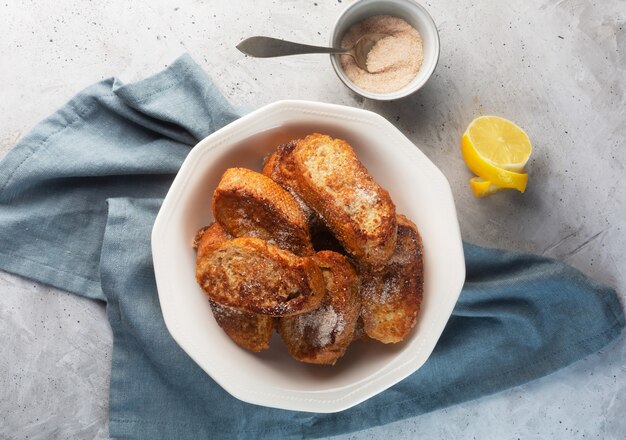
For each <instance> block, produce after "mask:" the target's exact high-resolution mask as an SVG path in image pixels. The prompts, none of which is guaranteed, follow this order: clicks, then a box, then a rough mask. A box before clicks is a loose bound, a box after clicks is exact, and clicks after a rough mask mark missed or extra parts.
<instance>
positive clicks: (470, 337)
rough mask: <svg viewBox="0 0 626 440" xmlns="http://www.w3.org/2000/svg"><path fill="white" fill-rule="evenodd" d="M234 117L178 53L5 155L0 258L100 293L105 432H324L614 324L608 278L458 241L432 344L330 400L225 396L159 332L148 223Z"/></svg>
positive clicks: (423, 408)
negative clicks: (106, 377)
mask: <svg viewBox="0 0 626 440" xmlns="http://www.w3.org/2000/svg"><path fill="white" fill-rule="evenodd" d="M237 117H238V112H237V111H236V110H235V109H233V107H231V105H230V104H229V103H228V102H227V101H226V100H225V99H224V98H223V97H222V95H221V94H220V93H219V91H218V89H217V88H216V87H215V86H214V85H213V83H212V82H211V81H210V80H209V78H208V77H207V76H206V74H205V73H204V72H203V71H202V69H201V68H200V67H199V66H198V65H197V64H196V63H195V62H194V61H193V60H192V59H191V57H189V56H188V55H184V56H182V57H181V58H179V59H178V60H176V61H175V62H174V63H173V64H171V65H170V66H169V67H168V68H167V69H166V70H164V71H163V72H161V73H158V74H157V75H155V76H153V77H150V78H148V79H145V80H143V81H140V82H137V83H134V84H128V85H124V84H122V83H121V82H120V81H119V80H116V79H109V80H105V81H102V82H100V83H98V84H95V85H93V86H91V87H89V88H87V89H86V90H84V91H82V92H81V93H79V94H78V95H77V96H76V97H74V98H73V99H72V100H71V101H69V102H68V103H67V104H66V105H65V106H63V107H62V108H61V109H59V110H58V111H57V112H56V113H54V114H53V115H51V116H50V117H48V118H47V119H46V120H44V121H43V122H41V123H40V124H39V125H37V126H36V127H35V128H34V129H33V130H32V132H30V133H29V134H28V135H27V136H25V137H24V138H23V139H22V140H21V141H20V142H19V143H18V144H17V145H16V146H15V147H14V148H13V149H12V150H11V151H9V153H8V154H7V155H6V156H5V158H4V159H3V160H2V161H1V162H0V269H2V270H5V271H8V272H12V273H15V274H18V275H22V276H24V277H27V278H31V279H34V280H37V281H39V282H42V283H45V284H50V285H53V286H55V287H57V288H59V289H62V290H66V291H69V292H72V293H75V294H77V295H81V296H85V297H88V298H93V299H96V300H102V301H106V306H107V316H108V318H109V321H110V323H111V327H112V329H113V360H112V363H113V364H112V371H111V383H110V396H109V419H110V422H109V430H110V435H111V437H113V438H118V437H119V438H151V439H158V438H177V439H186V438H189V439H195V438H242V439H244V438H250V437H252V436H262V437H261V438H266V437H269V438H302V437H309V438H315V437H325V436H330V435H335V434H340V433H345V432H351V431H356V430H360V429H365V428H368V427H371V426H376V425H380V424H385V423H389V422H392V421H396V420H399V419H403V418H407V417H411V416H416V415H419V414H423V413H426V412H428V411H432V410H434V409H437V408H442V407H445V406H449V405H453V404H456V403H459V402H463V401H466V400H470V399H475V398H478V397H481V396H484V395H487V394H490V393H494V392H497V391H500V390H504V389H506V388H510V387H513V386H516V385H520V384H522V383H525V382H528V381H530V380H532V379H535V378H538V377H541V376H544V375H546V374H549V373H551V372H553V371H555V370H557V369H559V368H562V367H564V366H566V365H568V364H570V363H572V362H574V361H576V360H579V359H581V358H583V357H584V356H586V355H588V354H590V353H593V352H595V351H598V350H599V349H600V348H602V347H603V346H605V345H606V344H608V343H609V342H610V341H611V340H613V339H614V338H616V336H617V335H618V334H619V333H620V332H621V330H622V329H623V328H624V325H625V319H624V313H623V310H622V307H621V305H620V303H619V301H618V299H617V296H616V294H615V291H614V290H613V289H611V288H610V287H608V286H605V285H602V284H599V283H597V282H595V281H593V280H592V279H590V278H588V277H586V276H584V275H583V274H582V273H580V272H579V271H577V270H575V269H573V268H572V267H570V266H567V265H565V264H562V263H559V262H557V261H554V260H552V259H548V258H544V257H539V256H535V255H529V254H524V253H518V252H510V251H504V250H497V249H487V248H483V247H479V246H474V245H471V244H467V243H465V244H464V250H465V257H466V265H467V280H466V283H465V286H464V288H463V291H462V293H461V296H460V298H459V301H458V303H457V305H456V307H455V309H454V313H453V315H452V317H451V318H450V320H449V322H448V325H447V326H446V329H445V331H444V333H443V335H442V337H441V339H440V341H439V343H438V344H437V347H436V348H435V350H434V352H433V354H432V355H431V357H430V358H429V360H428V361H427V362H426V364H425V365H424V366H423V367H422V368H420V369H419V370H418V371H417V372H416V373H414V374H413V375H411V376H409V377H408V378H407V379H405V380H403V381H402V382H400V383H398V384H397V385H395V386H393V387H391V388H390V389H388V390H387V391H385V392H383V393H381V394H379V395H377V396H375V397H373V398H371V399H369V400H367V401H365V402H363V403H361V404H360V405H357V406H356V407H353V408H351V409H348V410H346V411H343V412H340V413H336V414H312V413H302V412H294V411H285V410H277V409H272V408H265V407H260V406H255V405H251V404H247V403H244V402H241V401H239V400H237V399H235V398H234V397H232V396H230V395H229V394H228V393H227V392H226V391H224V390H223V389H222V388H221V387H220V386H219V385H217V384H216V383H215V382H214V381H213V380H212V379H211V378H210V377H209V376H207V375H206V374H205V373H204V372H203V371H202V370H201V369H200V368H199V367H198V366H197V365H196V364H195V363H194V362H193V361H192V360H191V359H190V358H189V357H188V356H187V355H186V354H185V353H184V352H183V351H182V349H180V347H179V346H178V345H177V344H176V343H175V342H174V340H173V339H172V338H171V336H170V334H169V333H168V331H167V329H166V327H165V323H164V322H163V318H162V315H161V310H160V306H159V302H158V297H157V291H156V284H155V280H154V272H153V268H152V257H151V251H150V233H151V229H152V224H153V222H154V218H155V216H156V214H157V212H158V210H159V207H160V205H161V201H162V198H163V197H164V195H165V193H166V192H167V189H168V188H169V185H170V184H171V181H172V179H173V178H174V175H175V174H176V172H177V170H178V168H179V167H180V165H181V163H182V161H183V160H184V158H185V156H186V155H187V153H188V152H189V150H190V148H191V147H192V146H193V145H194V144H195V143H196V142H197V141H198V140H200V139H202V138H203V137H205V136H207V135H208V134H210V133H212V132H213V131H215V130H217V129H219V128H220V127H222V126H224V125H226V124H228V123H229V122H231V121H233V120H234V119H236V118H237Z"/></svg>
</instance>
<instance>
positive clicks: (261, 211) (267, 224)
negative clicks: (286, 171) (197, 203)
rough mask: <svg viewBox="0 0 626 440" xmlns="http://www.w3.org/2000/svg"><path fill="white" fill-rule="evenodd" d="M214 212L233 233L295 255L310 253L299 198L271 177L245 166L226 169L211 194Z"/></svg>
mask: <svg viewBox="0 0 626 440" xmlns="http://www.w3.org/2000/svg"><path fill="white" fill-rule="evenodd" d="M213 216H214V217H215V220H216V221H217V222H218V223H219V224H220V225H222V227H223V228H224V230H226V231H227V232H228V233H229V234H231V235H233V236H234V237H242V236H244V235H247V236H251V237H257V238H260V239H263V240H266V241H268V242H270V243H272V244H275V245H277V246H278V247H280V248H283V249H287V250H289V251H291V252H293V253H295V254H296V255H300V256H305V255H313V253H314V252H313V246H312V245H311V235H310V233H309V229H308V223H307V219H306V217H305V215H304V213H303V212H302V209H301V207H300V205H299V204H298V202H297V201H296V200H295V199H294V198H293V196H291V194H289V193H288V192H287V191H286V190H284V189H283V188H282V187H281V186H280V185H278V184H277V183H276V182H274V181H273V180H272V179H270V178H268V177H267V176H264V175H262V174H260V173H257V172H255V171H252V170H248V169H246V168H229V169H228V170H226V172H225V173H224V175H223V176H222V179H221V180H220V183H219V185H218V186H217V188H216V190H215V192H214V194H213Z"/></svg>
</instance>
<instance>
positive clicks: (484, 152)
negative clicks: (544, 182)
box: [461, 116, 532, 192]
mask: <svg viewBox="0 0 626 440" xmlns="http://www.w3.org/2000/svg"><path fill="white" fill-rule="evenodd" d="M461 151H462V153H463V159H464V160H465V163H466V164H467V166H468V167H469V169H470V170H472V171H473V172H474V173H475V174H476V175H478V177H481V178H482V179H484V180H486V181H489V182H491V184H493V185H495V186H498V187H501V188H514V189H517V190H518V191H521V192H524V191H525V190H526V184H527V183H528V174H526V173H522V172H521V171H523V169H524V166H525V165H526V162H528V158H529V157H530V154H531V153H532V145H531V143H530V139H529V138H528V135H527V134H526V133H525V132H524V130H522V129H521V128H519V127H518V126H517V125H515V124H514V123H513V122H511V121H509V120H507V119H504V118H501V117H498V116H481V117H479V118H476V119H474V120H473V121H472V122H471V123H470V125H469V126H468V127H467V130H465V133H463V137H462V139H461Z"/></svg>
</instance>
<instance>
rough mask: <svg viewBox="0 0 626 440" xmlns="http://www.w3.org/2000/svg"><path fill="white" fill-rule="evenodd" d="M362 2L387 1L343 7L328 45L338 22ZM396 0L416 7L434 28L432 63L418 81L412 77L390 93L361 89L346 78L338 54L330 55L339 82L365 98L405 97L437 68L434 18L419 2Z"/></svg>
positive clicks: (391, 98)
mask: <svg viewBox="0 0 626 440" xmlns="http://www.w3.org/2000/svg"><path fill="white" fill-rule="evenodd" d="M364 2H367V3H387V0H357V1H356V2H354V3H352V4H351V5H350V6H348V7H347V8H346V9H344V10H343V12H342V13H341V14H339V17H337V20H336V21H335V24H334V25H333V30H332V33H331V35H330V47H333V45H334V37H335V33H336V32H337V27H338V26H339V23H340V22H341V21H342V20H343V19H344V18H345V17H346V16H348V14H350V13H352V12H353V11H354V8H355V7H358V6H359V5H360V4H362V3H364ZM396 2H399V3H404V4H406V5H408V6H409V7H412V8H416V9H417V10H419V11H420V12H421V13H422V14H423V16H424V18H425V19H426V22H427V23H428V25H429V26H431V27H432V29H433V30H434V35H435V38H434V40H433V44H434V48H435V59H434V61H433V62H432V64H431V65H430V68H429V69H428V70H427V71H426V72H427V73H426V75H424V76H423V77H422V79H421V80H420V81H415V78H414V79H413V80H412V81H411V82H410V83H409V84H407V85H406V86H404V87H403V88H401V89H400V90H398V91H395V92H392V93H373V92H369V91H367V90H365V89H362V88H361V87H359V86H357V85H356V84H354V83H353V82H352V81H351V80H350V79H349V78H348V76H347V75H346V74H345V72H344V71H343V68H342V67H341V63H340V61H339V55H330V63H331V64H332V66H333V69H334V70H335V73H336V74H337V76H338V77H339V79H340V80H341V82H342V83H344V85H345V86H346V87H348V88H349V89H350V90H352V91H353V92H355V93H357V94H359V95H361V96H363V97H365V98H369V99H374V100H377V101H392V100H394V99H400V98H404V97H407V96H409V95H412V94H413V93H415V92H417V91H418V90H419V89H421V88H422V87H423V86H424V84H426V83H427V82H428V80H429V79H430V77H431V76H432V74H433V73H434V71H435V69H436V68H437V64H438V63H439V55H440V52H441V44H440V40H439V30H438V29H437V25H436V24H435V20H433V17H432V16H431V15H430V13H429V12H428V10H427V9H426V8H425V7H424V6H422V5H421V4H419V3H417V2H415V1H412V0H396ZM390 3H391V2H390ZM398 18H403V17H398ZM403 19H404V18H403ZM422 38H423V37H422ZM420 71H421V68H420ZM417 76H419V72H418V75H416V78H417Z"/></svg>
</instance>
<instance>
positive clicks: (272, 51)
mask: <svg viewBox="0 0 626 440" xmlns="http://www.w3.org/2000/svg"><path fill="white" fill-rule="evenodd" d="M237 49H239V50H240V51H241V52H243V53H245V54H246V55H250V56H251V57H257V58H271V57H284V56H286V55H298V54H303V53H347V52H349V49H335V48H332V47H322V46H309V45H308V44H300V43H294V42H291V41H285V40H279V39H278V38H270V37H250V38H247V39H245V40H243V41H242V42H241V43H239V44H238V45H237Z"/></svg>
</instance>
